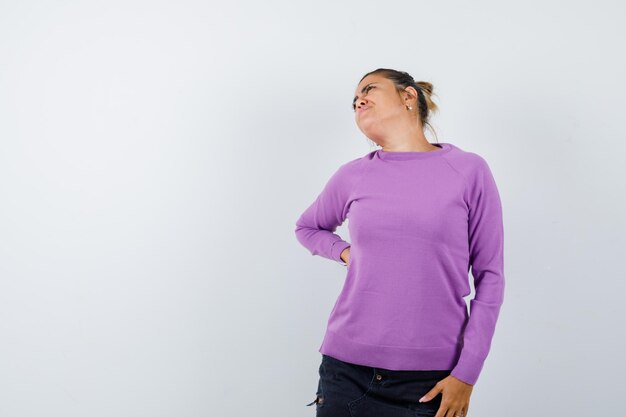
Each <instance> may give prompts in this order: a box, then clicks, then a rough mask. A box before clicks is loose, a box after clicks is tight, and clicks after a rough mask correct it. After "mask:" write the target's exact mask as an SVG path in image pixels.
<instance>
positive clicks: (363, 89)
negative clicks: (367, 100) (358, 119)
mask: <svg viewBox="0 0 626 417" xmlns="http://www.w3.org/2000/svg"><path fill="white" fill-rule="evenodd" d="M372 84H378V83H377V82H373V83H369V84H367V85H366V86H365V87H363V88H362V89H361V93H364V92H365V89H366V88H367V87H369V86H370V85H372ZM357 98H358V97H357V96H354V100H352V105H353V106H354V103H356V99H357Z"/></svg>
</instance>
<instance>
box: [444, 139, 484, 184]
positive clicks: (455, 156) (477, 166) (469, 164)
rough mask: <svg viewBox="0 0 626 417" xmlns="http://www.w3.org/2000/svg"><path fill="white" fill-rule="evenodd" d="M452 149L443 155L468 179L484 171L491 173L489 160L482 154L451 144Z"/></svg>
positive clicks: (470, 179) (474, 177)
mask: <svg viewBox="0 0 626 417" xmlns="http://www.w3.org/2000/svg"><path fill="white" fill-rule="evenodd" d="M451 146H452V150H451V151H450V152H448V153H446V154H445V155H443V157H444V158H445V159H446V160H447V161H448V163H449V164H450V165H452V167H453V168H454V169H456V170H457V171H458V172H459V173H460V174H461V175H462V176H463V177H465V178H466V179H467V180H468V181H472V180H474V179H476V177H477V176H480V175H482V174H484V173H491V171H490V168H489V164H488V163H487V160H486V159H485V158H484V157H483V156H482V155H480V154H478V153H476V152H472V151H467V150H464V149H461V148H460V147H458V146H456V145H451Z"/></svg>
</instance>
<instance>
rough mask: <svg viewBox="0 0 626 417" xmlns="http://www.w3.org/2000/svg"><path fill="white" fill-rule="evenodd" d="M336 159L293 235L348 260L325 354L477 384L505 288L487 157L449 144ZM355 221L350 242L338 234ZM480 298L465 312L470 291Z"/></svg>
mask: <svg viewBox="0 0 626 417" xmlns="http://www.w3.org/2000/svg"><path fill="white" fill-rule="evenodd" d="M434 145H439V146H440V147H441V148H442V149H440V150H436V151H429V152H385V151H382V150H376V151H372V152H370V153H368V154H366V155H365V156H362V157H360V158H357V159H354V160H352V161H349V162H347V163H345V164H343V165H341V166H340V167H339V168H338V169H337V171H336V172H335V173H334V174H333V175H332V176H331V177H330V179H329V180H328V182H327V184H326V185H325V187H324V189H323V190H322V192H321V193H320V194H319V196H318V197H317V199H316V200H315V201H314V202H313V203H312V204H311V205H310V206H309V207H308V208H307V209H306V210H305V211H304V212H303V213H302V214H301V216H300V218H299V219H298V220H297V222H296V229H295V234H296V238H297V240H298V241H299V242H300V243H301V244H302V245H303V246H304V247H305V248H306V249H308V250H309V252H311V254H312V255H319V256H322V257H324V258H328V259H332V260H334V261H337V262H339V263H341V264H342V265H346V264H345V263H344V262H343V261H342V260H341V258H340V254H341V252H342V251H343V250H344V249H345V248H347V247H350V259H349V262H348V265H347V271H346V278H345V281H344V285H343V288H342V290H341V293H340V294H339V296H338V298H337V301H336V303H335V306H334V307H333V309H332V311H331V313H330V317H329V319H328V325H327V328H326V334H325V336H324V340H323V342H322V344H321V346H320V348H319V352H321V353H323V354H326V355H329V356H332V357H335V358H337V359H340V360H343V361H346V362H351V363H355V364H360V365H366V366H371V367H379V368H385V369H391V370H451V374H452V375H453V376H454V377H456V378H458V379H460V380H461V381H464V382H466V383H468V384H472V385H473V384H475V383H476V381H477V379H478V376H479V374H480V372H481V370H482V368H483V364H484V361H485V359H486V358H487V354H488V353H489V350H490V347H491V340H492V338H493V334H494V331H495V327H496V321H497V319H498V315H499V313H500V306H501V305H502V302H503V298H504V259H503V258H504V253H503V244H504V228H503V221H502V206H501V201H500V196H499V193H498V189H497V187H496V183H495V180H494V178H493V176H492V173H491V170H490V168H489V166H488V165H487V162H486V161H485V160H484V159H483V158H482V157H481V156H479V155H478V154H475V153H472V152H468V151H464V150H462V149H461V148H459V147H457V146H455V145H452V144H450V143H439V144H434ZM346 219H349V221H348V230H349V234H350V240H351V241H350V242H347V241H345V240H343V239H342V238H341V237H340V236H339V235H338V234H336V233H335V231H336V229H337V227H338V226H340V225H341V224H343V222H344V221H345V220H346ZM470 266H471V268H472V276H473V279H474V288H475V292H476V294H475V296H474V298H473V299H471V300H470V311H469V312H468V309H467V303H466V302H465V299H464V298H463V297H467V296H468V295H470V293H471V288H470V283H469V269H470Z"/></svg>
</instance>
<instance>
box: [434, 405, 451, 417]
mask: <svg viewBox="0 0 626 417" xmlns="http://www.w3.org/2000/svg"><path fill="white" fill-rule="evenodd" d="M447 412H448V407H447V406H445V405H443V404H442V405H440V406H439V409H438V410H437V413H436V414H435V417H446V414H447Z"/></svg>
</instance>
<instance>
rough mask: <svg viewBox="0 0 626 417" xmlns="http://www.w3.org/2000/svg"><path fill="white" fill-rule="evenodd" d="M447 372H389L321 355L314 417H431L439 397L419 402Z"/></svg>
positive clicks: (436, 408) (439, 400)
mask: <svg viewBox="0 0 626 417" xmlns="http://www.w3.org/2000/svg"><path fill="white" fill-rule="evenodd" d="M450 372H451V370H432V371H431V370H429V371H393V370H389V369H384V368H372V367H369V366H363V365H357V364H353V363H349V362H344V361H342V360H339V359H336V358H333V357H331V356H328V355H324V354H322V363H321V364H320V367H319V375H320V378H319V383H318V386H317V392H316V393H315V395H316V398H315V400H314V401H313V402H312V403H310V404H307V405H309V406H310V405H313V404H315V407H316V417H432V416H434V415H435V413H436V412H437V410H438V409H439V406H440V405H441V398H442V396H441V393H439V394H437V396H436V397H435V398H433V399H432V400H430V401H427V402H424V403H420V402H419V399H420V398H421V397H422V396H423V395H424V394H426V393H427V392H428V391H430V390H431V389H432V388H433V387H434V386H435V384H436V383H437V382H439V381H440V380H442V379H444V378H445V377H447V376H448V375H450Z"/></svg>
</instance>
